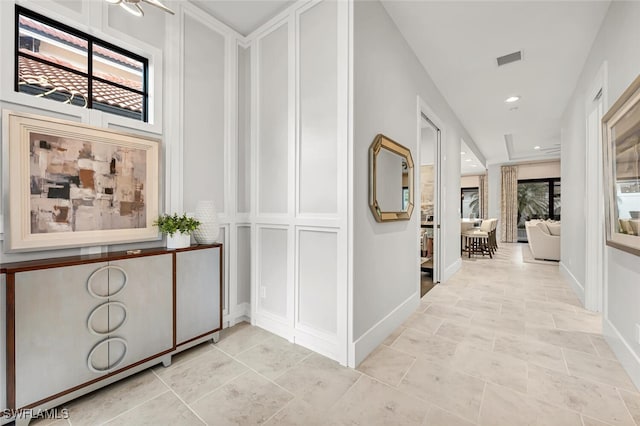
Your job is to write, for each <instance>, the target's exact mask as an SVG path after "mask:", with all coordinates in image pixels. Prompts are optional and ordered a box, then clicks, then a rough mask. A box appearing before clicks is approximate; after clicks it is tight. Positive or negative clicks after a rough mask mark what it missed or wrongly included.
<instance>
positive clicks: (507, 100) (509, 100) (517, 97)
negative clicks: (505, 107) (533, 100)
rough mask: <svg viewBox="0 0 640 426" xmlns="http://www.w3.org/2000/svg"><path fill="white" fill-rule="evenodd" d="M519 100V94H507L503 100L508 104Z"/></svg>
mask: <svg viewBox="0 0 640 426" xmlns="http://www.w3.org/2000/svg"><path fill="white" fill-rule="evenodd" d="M519 100H520V96H509V97H508V98H507V99H505V100H504V101H505V102H506V103H508V104H510V103H513V102H516V101H519Z"/></svg>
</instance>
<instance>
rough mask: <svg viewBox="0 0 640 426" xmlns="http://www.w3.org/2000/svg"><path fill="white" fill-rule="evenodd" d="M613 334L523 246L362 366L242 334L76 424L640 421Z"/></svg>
mask: <svg viewBox="0 0 640 426" xmlns="http://www.w3.org/2000/svg"><path fill="white" fill-rule="evenodd" d="M601 333H602V330H601V318H600V316H599V315H594V314H592V313H589V312H587V311H585V310H584V309H582V308H580V303H579V301H578V299H577V298H576V296H575V295H574V293H573V292H572V290H571V289H570V288H569V286H568V284H567V283H566V282H565V281H564V279H563V278H562V277H561V275H560V273H559V271H558V267H557V266H551V265H541V264H531V263H523V262H522V257H521V252H520V246H519V245H515V244H513V245H508V244H503V245H501V247H500V249H499V250H498V253H497V255H496V256H495V258H494V259H492V260H490V259H488V258H484V259H482V258H477V259H466V258H465V259H464V262H463V267H462V269H461V271H460V272H458V273H457V274H456V275H455V276H454V277H453V278H452V279H451V280H450V281H449V282H447V283H445V284H441V285H438V286H436V287H435V288H434V289H433V290H432V291H430V292H429V293H428V294H427V295H426V296H425V297H424V298H423V300H422V301H421V304H420V308H419V309H418V311H417V312H416V313H415V314H413V315H412V316H411V317H410V318H409V319H407V321H406V322H405V324H404V325H403V326H402V327H400V328H399V329H398V330H396V331H395V332H394V333H393V334H392V335H391V336H389V337H388V338H387V339H386V341H385V342H384V343H383V344H382V345H381V346H380V347H378V348H377V349H376V350H375V351H374V352H373V353H372V354H371V355H370V356H369V358H367V359H366V360H365V361H364V362H363V363H362V364H361V365H360V367H359V368H358V369H357V370H351V369H348V368H344V367H341V366H339V365H338V364H337V363H335V362H333V361H330V360H328V359H326V358H324V357H322V356H320V355H317V354H314V353H312V352H310V351H308V350H306V349H304V348H302V347H300V346H296V345H292V344H290V343H288V342H287V341H285V340H283V339H281V338H279V337H276V336H273V335H272V334H270V333H268V332H266V331H264V330H261V329H259V328H256V327H251V326H250V325H248V324H241V325H238V326H236V327H233V328H231V329H228V330H225V331H224V332H223V335H222V337H221V339H220V342H219V343H218V344H217V345H215V346H214V345H211V344H204V345H201V346H198V347H196V348H194V349H192V350H189V351H187V352H185V353H183V354H180V355H178V356H176V357H174V361H173V364H172V365H171V366H170V367H169V368H163V367H161V366H158V367H156V368H153V369H151V370H147V371H145V372H142V373H140V374H137V375H135V376H133V377H131V378H129V379H126V380H124V381H122V382H119V383H117V384H114V385H112V386H109V387H107V388H104V389H102V390H99V391H97V392H94V393H92V394H90V395H87V396H85V397H82V398H80V399H78V400H75V401H73V402H71V403H69V404H68V405H67V408H68V409H69V412H70V416H71V417H70V419H69V420H68V421H69V422H70V423H71V424H72V425H74V426H75V425H95V424H109V425H143V424H146V425H161V424H166V425H197V424H209V425H215V426H219V425H251V424H258V423H264V424H267V425H305V426H312V425H321V424H330V425H392V424H397V425H414V424H415V425H446V426H456V425H471V424H478V425H492V426H498V425H506V426H514V425H545V426H546V425H561V426H569V425H576V426H590V425H634V424H636V425H637V424H640V393H638V390H637V389H636V388H635V387H634V385H633V383H632V382H631V380H630V379H629V377H628V376H627V374H626V373H625V371H624V370H623V369H622V367H621V366H620V364H619V362H618V361H617V360H616V359H615V356H614V355H613V353H612V352H611V350H610V348H609V346H608V345H607V343H606V342H605V341H604V339H603V337H602V334H601ZM66 423H67V421H64V422H60V423H59V424H66ZM38 424H44V423H42V422H38Z"/></svg>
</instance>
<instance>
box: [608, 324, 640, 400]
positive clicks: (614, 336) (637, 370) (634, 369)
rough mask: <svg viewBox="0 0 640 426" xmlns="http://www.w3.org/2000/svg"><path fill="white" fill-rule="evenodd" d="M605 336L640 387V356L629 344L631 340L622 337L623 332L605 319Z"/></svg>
mask: <svg viewBox="0 0 640 426" xmlns="http://www.w3.org/2000/svg"><path fill="white" fill-rule="evenodd" d="M602 331H603V334H604V338H605V339H606V341H607V343H609V346H611V349H613V353H615V354H616V357H617V358H618V361H620V364H622V367H623V368H624V369H625V370H626V372H627V374H628V375H629V377H630V378H631V381H632V382H633V384H634V385H636V387H637V388H640V357H638V354H636V353H635V352H634V350H633V349H632V348H631V346H630V345H629V342H627V341H626V340H625V338H624V337H622V334H620V332H619V331H618V329H617V328H616V327H615V326H614V325H613V324H612V323H611V321H609V320H608V319H605V320H604V327H603V330H602Z"/></svg>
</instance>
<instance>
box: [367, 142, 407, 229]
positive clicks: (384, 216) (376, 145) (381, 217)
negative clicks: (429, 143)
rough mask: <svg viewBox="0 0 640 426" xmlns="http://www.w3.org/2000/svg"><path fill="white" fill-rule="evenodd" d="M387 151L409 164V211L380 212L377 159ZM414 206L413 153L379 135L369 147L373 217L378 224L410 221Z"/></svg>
mask: <svg viewBox="0 0 640 426" xmlns="http://www.w3.org/2000/svg"><path fill="white" fill-rule="evenodd" d="M382 149H386V150H388V151H391V152H392V153H394V154H397V155H399V156H400V157H402V158H404V160H405V162H406V163H407V169H408V180H409V184H408V187H409V202H408V204H407V211H406V212H403V211H397V212H388V211H382V210H380V205H379V203H378V199H377V192H376V189H377V186H378V184H377V177H376V176H377V159H378V154H379V153H380V150H382ZM413 206H414V188H413V158H412V157H411V151H410V150H409V148H407V147H405V146H403V145H400V144H399V143H398V142H395V141H393V140H391V139H389V138H388V137H386V136H385V135H383V134H378V135H377V136H376V137H375V138H374V139H373V142H372V143H371V146H370V147H369V208H370V209H371V213H373V217H375V219H376V221H377V222H390V221H397V220H409V219H411V214H412V213H413Z"/></svg>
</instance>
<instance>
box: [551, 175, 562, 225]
mask: <svg viewBox="0 0 640 426" xmlns="http://www.w3.org/2000/svg"><path fill="white" fill-rule="evenodd" d="M561 189H562V187H561V186H560V181H555V182H553V218H554V219H555V220H560V216H561V213H562V208H561V207H562V205H561V203H560V200H561V198H560V195H561V192H560V191H561Z"/></svg>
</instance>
